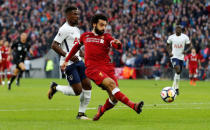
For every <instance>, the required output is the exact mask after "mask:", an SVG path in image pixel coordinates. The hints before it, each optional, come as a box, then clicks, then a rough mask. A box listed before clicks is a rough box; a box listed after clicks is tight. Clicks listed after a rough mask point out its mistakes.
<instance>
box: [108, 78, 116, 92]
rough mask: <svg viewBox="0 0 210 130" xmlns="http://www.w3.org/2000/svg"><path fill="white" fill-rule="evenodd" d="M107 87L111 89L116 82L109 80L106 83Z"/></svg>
mask: <svg viewBox="0 0 210 130" xmlns="http://www.w3.org/2000/svg"><path fill="white" fill-rule="evenodd" d="M108 87H109V88H110V89H111V90H113V89H114V88H115V87H116V84H115V82H114V80H110V81H109V83H108Z"/></svg>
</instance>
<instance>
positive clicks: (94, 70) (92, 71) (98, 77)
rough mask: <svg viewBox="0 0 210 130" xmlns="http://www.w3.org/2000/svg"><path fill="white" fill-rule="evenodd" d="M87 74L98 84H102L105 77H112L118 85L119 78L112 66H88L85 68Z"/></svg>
mask: <svg viewBox="0 0 210 130" xmlns="http://www.w3.org/2000/svg"><path fill="white" fill-rule="evenodd" d="M85 74H86V76H87V77H88V78H90V79H91V80H93V81H94V82H95V83H96V84H97V85H100V84H102V81H103V80H104V79H105V78H111V79H113V80H114V81H115V83H116V86H118V82H117V78H116V77H115V72H114V68H113V67H112V66H103V67H87V68H86V70H85Z"/></svg>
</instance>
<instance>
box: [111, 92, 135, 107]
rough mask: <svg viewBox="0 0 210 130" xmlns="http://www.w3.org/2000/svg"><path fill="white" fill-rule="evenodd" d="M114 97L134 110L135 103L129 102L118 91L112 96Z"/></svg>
mask: <svg viewBox="0 0 210 130" xmlns="http://www.w3.org/2000/svg"><path fill="white" fill-rule="evenodd" d="M114 97H115V98H117V100H119V101H121V102H122V103H124V104H126V105H127V106H129V107H130V108H132V109H134V106H135V103H133V102H131V101H130V100H129V99H128V97H127V96H126V95H124V94H123V93H122V92H120V91H118V92H117V93H115V94H114Z"/></svg>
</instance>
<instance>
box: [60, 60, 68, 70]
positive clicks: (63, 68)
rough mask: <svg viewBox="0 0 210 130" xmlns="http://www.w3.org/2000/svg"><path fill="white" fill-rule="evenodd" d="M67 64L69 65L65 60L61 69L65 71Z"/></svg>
mask: <svg viewBox="0 0 210 130" xmlns="http://www.w3.org/2000/svg"><path fill="white" fill-rule="evenodd" d="M67 65H68V62H66V61H64V62H63V64H62V65H61V70H62V71H64V70H65V69H66V66H67Z"/></svg>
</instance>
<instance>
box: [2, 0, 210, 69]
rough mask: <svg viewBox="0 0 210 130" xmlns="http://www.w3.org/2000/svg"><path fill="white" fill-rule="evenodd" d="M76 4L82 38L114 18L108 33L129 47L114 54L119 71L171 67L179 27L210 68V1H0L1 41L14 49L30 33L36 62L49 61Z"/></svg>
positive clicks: (112, 54)
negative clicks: (96, 22) (96, 19)
mask: <svg viewBox="0 0 210 130" xmlns="http://www.w3.org/2000/svg"><path fill="white" fill-rule="evenodd" d="M72 4H73V5H76V6H77V7H78V8H79V9H80V22H79V27H80V29H81V33H83V32H85V31H90V30H91V28H90V26H89V21H90V19H91V16H93V15H94V14H95V13H105V14H106V15H107V16H108V17H109V25H108V26H107V32H109V33H111V34H112V35H113V36H114V37H115V38H118V39H120V41H122V43H123V49H122V50H120V51H116V50H112V51H111V52H110V56H111V58H112V60H113V62H114V63H115V66H116V67H121V66H124V65H126V66H130V67H141V66H157V67H160V66H163V67H168V54H167V52H166V40H167V38H168V36H169V35H171V34H172V33H173V32H174V29H175V25H176V24H179V25H181V26H182V27H183V31H184V33H185V34H187V35H188V36H189V37H190V40H191V42H192V44H193V46H194V47H195V48H196V51H197V53H200V55H202V57H203V60H202V65H203V67H205V68H209V67H210V62H209V55H210V40H209V39H210V37H209V33H210V32H209V28H210V23H209V15H210V4H209V2H208V1H207V0H15V1H14V0H0V5H1V6H0V12H1V13H0V32H1V37H2V38H4V40H5V41H9V42H10V43H11V44H12V43H13V42H14V41H15V40H17V39H18V37H19V35H20V32H23V31H25V32H27V33H28V34H29V44H30V45H31V47H32V50H33V55H31V56H30V57H31V58H35V57H40V56H43V55H45V54H46V52H47V51H48V50H49V49H50V45H51V43H52V41H53V38H54V36H55V34H56V33H57V31H58V28H59V26H61V25H62V24H63V23H64V22H65V18H64V13H63V10H64V9H65V7H67V6H68V5H72Z"/></svg>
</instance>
